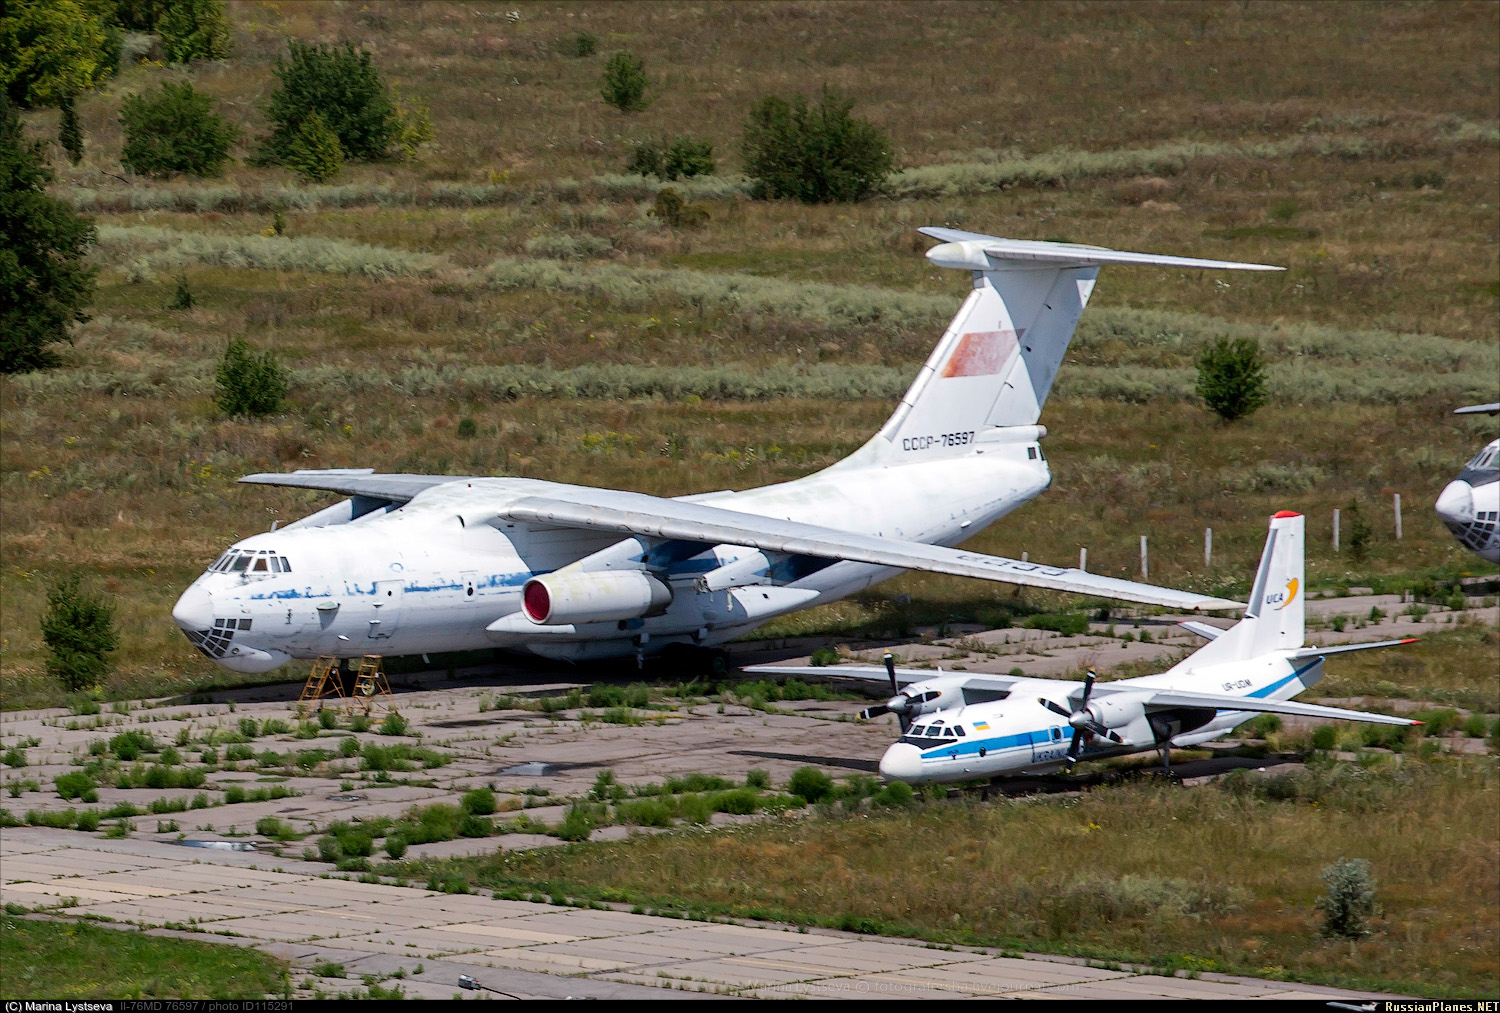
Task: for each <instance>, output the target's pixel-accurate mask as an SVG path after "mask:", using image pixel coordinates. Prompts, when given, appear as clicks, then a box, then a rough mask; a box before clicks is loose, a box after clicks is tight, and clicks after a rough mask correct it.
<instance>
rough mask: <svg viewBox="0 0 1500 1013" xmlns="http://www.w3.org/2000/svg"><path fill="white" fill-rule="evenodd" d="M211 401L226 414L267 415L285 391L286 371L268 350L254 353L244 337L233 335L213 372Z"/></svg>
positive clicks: (278, 403) (280, 399)
mask: <svg viewBox="0 0 1500 1013" xmlns="http://www.w3.org/2000/svg"><path fill="white" fill-rule="evenodd" d="M214 386H215V388H216V390H217V393H216V394H215V395H214V401H215V403H217V404H218V406H219V409H220V410H221V411H223V412H224V414H225V415H269V414H270V413H271V412H274V411H275V410H276V409H277V408H279V407H281V402H282V399H283V398H285V397H286V394H287V371H286V369H285V367H283V366H282V365H281V363H279V362H277V361H276V354H275V353H274V352H272V351H271V350H270V349H267V350H266V351H264V352H262V353H260V354H259V355H257V354H256V353H255V350H254V349H253V348H251V347H250V343H249V342H247V341H246V340H245V339H244V338H233V339H231V340H230V342H229V346H228V347H227V348H225V349H224V358H223V359H222V360H221V361H220V362H219V368H218V369H217V370H216V371H215V372H214Z"/></svg>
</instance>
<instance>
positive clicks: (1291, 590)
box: [1266, 577, 1298, 612]
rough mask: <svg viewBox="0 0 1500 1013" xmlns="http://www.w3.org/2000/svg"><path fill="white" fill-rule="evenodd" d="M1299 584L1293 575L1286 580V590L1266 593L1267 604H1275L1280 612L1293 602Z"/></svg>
mask: <svg viewBox="0 0 1500 1013" xmlns="http://www.w3.org/2000/svg"><path fill="white" fill-rule="evenodd" d="M1297 586H1298V585H1297V578H1296V577H1293V578H1292V579H1291V580H1289V581H1287V582H1286V590H1285V591H1277V592H1276V593H1275V594H1268V595H1266V604H1267V605H1275V606H1276V611H1277V612H1280V611H1281V610H1282V609H1284V608H1286V607H1287V606H1288V605H1290V604H1291V603H1292V599H1294V598H1296V597H1297Z"/></svg>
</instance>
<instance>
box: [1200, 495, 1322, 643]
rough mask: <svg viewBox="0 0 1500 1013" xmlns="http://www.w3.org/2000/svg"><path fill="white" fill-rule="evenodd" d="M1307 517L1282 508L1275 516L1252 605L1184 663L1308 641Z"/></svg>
mask: <svg viewBox="0 0 1500 1013" xmlns="http://www.w3.org/2000/svg"><path fill="white" fill-rule="evenodd" d="M1305 522H1306V518H1304V517H1303V516H1302V515H1301V514H1299V513H1294V512H1292V511H1291V510H1283V511H1281V512H1280V513H1278V514H1276V515H1275V516H1273V517H1272V518H1271V530H1270V531H1269V532H1268V533H1267V535H1266V547H1265V550H1264V551H1263V552H1262V553H1261V557H1260V567H1259V569H1257V570H1256V571H1255V586H1254V587H1253V588H1251V590H1250V604H1249V605H1248V606H1247V607H1246V608H1245V615H1244V618H1242V619H1241V620H1240V621H1239V622H1238V623H1236V624H1235V625H1233V626H1231V627H1230V628H1229V629H1227V630H1225V631H1224V633H1223V634H1222V635H1220V636H1217V637H1215V638H1214V640H1212V641H1211V642H1210V643H1208V644H1206V645H1204V646H1203V647H1202V648H1200V649H1199V650H1198V651H1197V653H1195V654H1193V655H1192V656H1191V657H1189V658H1187V659H1186V660H1184V661H1183V662H1182V665H1183V666H1190V667H1198V666H1202V665H1204V664H1220V663H1223V662H1226V661H1242V660H1244V659H1246V658H1254V657H1258V656H1260V655H1262V654H1267V653H1269V652H1271V651H1295V650H1298V649H1299V648H1301V647H1302V645H1303V643H1304V641H1305V639H1306V624H1305V614H1306V613H1305V611H1304V608H1303V604H1304V599H1305V598H1306V597H1307V595H1306V588H1305V587H1304V584H1305V582H1306V580H1307V575H1306V572H1305V564H1304V563H1303V549H1302V546H1303V532H1304V528H1305V526H1306V525H1305Z"/></svg>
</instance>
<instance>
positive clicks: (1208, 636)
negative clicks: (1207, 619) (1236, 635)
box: [1177, 620, 1224, 640]
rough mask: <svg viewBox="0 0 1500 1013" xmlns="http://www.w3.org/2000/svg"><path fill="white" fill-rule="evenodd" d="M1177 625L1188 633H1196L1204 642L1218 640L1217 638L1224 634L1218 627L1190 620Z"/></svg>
mask: <svg viewBox="0 0 1500 1013" xmlns="http://www.w3.org/2000/svg"><path fill="white" fill-rule="evenodd" d="M1177 625H1178V626H1181V627H1182V628H1183V629H1185V630H1187V631H1188V632H1189V633H1196V634H1197V635H1198V636H1200V637H1202V638H1203V639H1204V640H1218V639H1219V637H1220V636H1221V635H1222V634H1223V633H1224V631H1223V630H1221V629H1219V627H1217V626H1210V625H1208V623H1198V622H1192V621H1191V620H1189V621H1188V622H1185V623H1178V624H1177Z"/></svg>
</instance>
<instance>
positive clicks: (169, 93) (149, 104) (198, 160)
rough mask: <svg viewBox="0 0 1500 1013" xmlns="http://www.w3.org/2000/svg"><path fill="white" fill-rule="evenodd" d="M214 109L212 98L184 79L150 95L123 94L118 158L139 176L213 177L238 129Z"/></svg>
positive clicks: (221, 164) (166, 85) (225, 159)
mask: <svg viewBox="0 0 1500 1013" xmlns="http://www.w3.org/2000/svg"><path fill="white" fill-rule="evenodd" d="M213 108H214V101H213V99H211V98H209V97H208V96H207V95H205V94H203V93H202V92H198V91H194V90H193V86H192V84H190V83H189V82H187V81H182V82H180V83H176V84H174V83H173V82H171V81H163V82H162V84H161V88H160V89H158V90H157V91H156V92H154V93H153V92H148V93H147V94H145V95H127V96H125V99H124V101H123V102H121V103H120V125H121V126H122V127H124V130H125V145H124V147H123V148H122V149H121V151H120V160H121V161H122V162H124V163H125V165H126V167H127V168H129V169H130V171H132V172H137V173H140V174H141V175H143V176H170V175H172V174H174V173H178V172H186V173H191V174H192V175H195V176H217V175H218V174H219V171H220V170H221V169H222V168H223V165H224V163H225V162H226V161H227V160H228V158H229V148H230V145H232V144H234V142H235V141H236V140H237V139H238V138H239V128H237V127H235V126H234V125H233V124H231V123H227V122H225V120H224V119H223V118H222V117H220V116H218V115H216V114H215V113H214V111H213Z"/></svg>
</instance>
